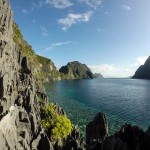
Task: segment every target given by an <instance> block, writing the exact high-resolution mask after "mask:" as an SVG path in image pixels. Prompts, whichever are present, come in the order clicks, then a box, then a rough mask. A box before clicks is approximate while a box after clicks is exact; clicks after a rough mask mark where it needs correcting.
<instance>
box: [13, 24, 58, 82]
mask: <svg viewBox="0 0 150 150" xmlns="http://www.w3.org/2000/svg"><path fill="white" fill-rule="evenodd" d="M13 40H14V42H15V43H16V45H18V47H19V48H20V50H21V52H22V53H23V55H24V56H26V57H27V59H28V60H29V63H30V66H31V67H32V68H31V70H32V72H33V75H34V76H35V78H36V79H37V81H38V83H39V84H41V83H43V82H52V81H55V80H60V74H59V72H58V71H57V69H56V67H55V65H54V63H53V62H52V61H51V60H50V59H48V58H45V57H42V56H39V55H37V54H36V53H35V52H34V50H33V49H32V47H31V45H29V44H28V43H27V42H26V41H25V40H24V38H23V36H22V34H21V32H20V30H19V27H18V26H17V24H16V23H13ZM40 82H41V83H40Z"/></svg>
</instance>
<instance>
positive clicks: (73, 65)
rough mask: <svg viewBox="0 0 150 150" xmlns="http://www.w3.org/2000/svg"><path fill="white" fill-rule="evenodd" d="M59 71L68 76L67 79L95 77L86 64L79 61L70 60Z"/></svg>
mask: <svg viewBox="0 0 150 150" xmlns="http://www.w3.org/2000/svg"><path fill="white" fill-rule="evenodd" d="M59 72H60V73H62V74H64V75H65V76H66V79H93V78H94V74H93V73H92V71H91V70H90V69H89V68H88V67H87V65H85V64H81V63H80V62H78V61H73V62H69V63H68V64H67V65H66V66H62V67H61V68H60V69H59Z"/></svg>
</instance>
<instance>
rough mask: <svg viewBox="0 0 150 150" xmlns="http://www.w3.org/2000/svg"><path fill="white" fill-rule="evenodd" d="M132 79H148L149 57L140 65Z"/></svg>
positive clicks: (149, 77)
mask: <svg viewBox="0 0 150 150" xmlns="http://www.w3.org/2000/svg"><path fill="white" fill-rule="evenodd" d="M132 78H133V79H150V56H149V57H148V59H147V60H146V61H145V64H144V65H141V66H140V67H139V68H138V69H137V71H136V72H135V74H134V75H133V77H132Z"/></svg>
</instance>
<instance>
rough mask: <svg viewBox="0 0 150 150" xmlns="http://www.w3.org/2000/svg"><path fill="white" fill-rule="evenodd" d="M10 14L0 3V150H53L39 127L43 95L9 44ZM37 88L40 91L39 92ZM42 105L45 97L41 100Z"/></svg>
mask: <svg viewBox="0 0 150 150" xmlns="http://www.w3.org/2000/svg"><path fill="white" fill-rule="evenodd" d="M12 26H13V21H12V11H11V8H10V5H9V1H8V0H0V149H2V150H5V149H13V150H24V149H26V150H31V149H34V150H36V149H39V150H40V149H42V150H44V149H47V150H48V149H49V150H50V149H53V148H52V146H51V143H50V141H49V139H48V138H47V136H46V134H45V133H44V132H43V129H42V127H41V124H40V121H41V114H40V109H41V105H40V102H39V98H38V95H37V93H38V92H39V93H41V94H42V93H43V92H42V90H41V89H42V87H40V86H38V85H37V83H36V80H35V78H34V76H33V73H32V70H31V68H32V67H31V65H30V63H29V61H28V59H27V57H25V56H24V55H23V54H22V52H21V49H20V47H19V46H18V45H17V44H16V43H15V42H14V40H13V29H12ZM39 87H40V88H39ZM42 100H43V103H44V105H46V102H47V96H45V97H43V99H42Z"/></svg>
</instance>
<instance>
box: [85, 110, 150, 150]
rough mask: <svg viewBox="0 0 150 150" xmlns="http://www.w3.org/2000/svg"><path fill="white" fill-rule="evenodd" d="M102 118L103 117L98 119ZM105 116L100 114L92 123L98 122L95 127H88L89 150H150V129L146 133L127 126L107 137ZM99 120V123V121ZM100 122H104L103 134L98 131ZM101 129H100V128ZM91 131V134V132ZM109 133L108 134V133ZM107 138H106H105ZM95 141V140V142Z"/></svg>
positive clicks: (89, 125) (135, 127)
mask: <svg viewBox="0 0 150 150" xmlns="http://www.w3.org/2000/svg"><path fill="white" fill-rule="evenodd" d="M98 116H101V117H98ZM104 118H105V117H104V114H102V113H99V114H98V115H97V116H96V117H95V118H94V120H93V121H92V122H94V121H95V120H97V123H96V124H94V123H93V126H92V125H91V123H92V122H91V123H89V124H88V126H87V131H88V132H87V135H86V136H87V141H86V142H87V144H88V148H87V149H88V150H149V149H150V128H149V129H148V130H147V131H146V132H144V131H143V130H142V129H141V128H140V127H138V126H131V125H130V124H125V125H124V126H123V127H122V129H121V130H120V131H119V132H117V133H116V134H114V135H112V136H110V137H109V136H107V135H108V134H106V133H108V130H106V129H105V125H104V122H105V119H104ZM98 120H99V121H98ZM98 122H102V126H101V129H102V130H101V132H99V131H98V130H97V129H98ZM99 128H100V127H99ZM89 130H91V132H89ZM106 131H107V132H106ZM98 133H99V134H98ZM104 137H105V138H104ZM93 139H94V140H93Z"/></svg>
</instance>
